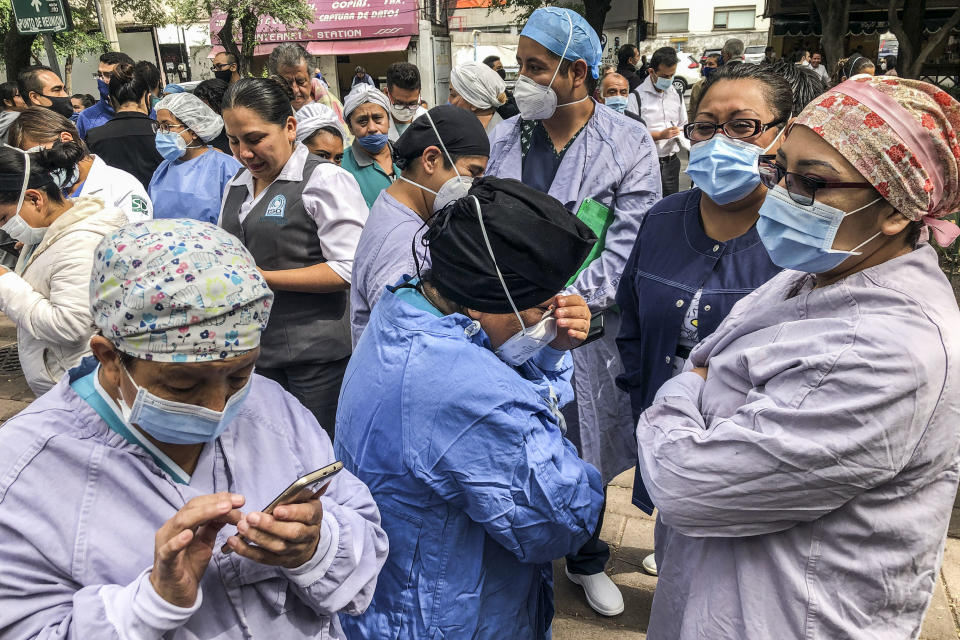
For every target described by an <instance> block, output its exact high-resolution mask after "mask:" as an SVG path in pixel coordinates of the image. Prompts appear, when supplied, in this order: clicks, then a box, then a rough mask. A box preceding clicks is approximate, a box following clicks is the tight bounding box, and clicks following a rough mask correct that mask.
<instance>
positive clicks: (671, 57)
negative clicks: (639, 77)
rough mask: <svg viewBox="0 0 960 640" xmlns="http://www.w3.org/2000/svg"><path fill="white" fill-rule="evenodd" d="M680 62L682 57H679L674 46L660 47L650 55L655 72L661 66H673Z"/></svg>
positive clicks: (651, 66) (651, 65)
mask: <svg viewBox="0 0 960 640" xmlns="http://www.w3.org/2000/svg"><path fill="white" fill-rule="evenodd" d="M678 62H680V58H678V57H677V50H676V49H674V48H673V47H660V48H659V49H657V50H656V51H654V52H653V55H652V56H650V68H651V69H653V70H654V71H655V72H656V71H659V70H660V67H672V66H673V65H675V64H677V63H678Z"/></svg>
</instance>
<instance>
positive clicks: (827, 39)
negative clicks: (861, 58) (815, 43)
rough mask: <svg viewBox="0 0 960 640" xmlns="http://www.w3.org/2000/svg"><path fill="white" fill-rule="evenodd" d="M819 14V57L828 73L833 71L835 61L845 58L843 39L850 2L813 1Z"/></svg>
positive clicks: (848, 16)
mask: <svg viewBox="0 0 960 640" xmlns="http://www.w3.org/2000/svg"><path fill="white" fill-rule="evenodd" d="M813 4H814V6H815V7H816V9H817V13H819V14H820V28H821V30H822V35H821V37H820V49H821V56H822V57H823V63H824V64H825V65H826V67H827V70H828V71H831V72H832V71H833V70H834V69H835V68H836V66H837V61H838V60H840V59H841V58H845V57H846V51H844V48H843V39H844V36H846V35H847V27H848V26H849V21H850V0H813Z"/></svg>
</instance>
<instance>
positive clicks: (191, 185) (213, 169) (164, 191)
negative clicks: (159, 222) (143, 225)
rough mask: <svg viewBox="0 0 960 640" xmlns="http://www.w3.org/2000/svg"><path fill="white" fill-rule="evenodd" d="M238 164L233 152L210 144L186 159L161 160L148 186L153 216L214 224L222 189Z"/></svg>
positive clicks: (217, 217) (217, 214)
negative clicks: (209, 146) (219, 149)
mask: <svg viewBox="0 0 960 640" xmlns="http://www.w3.org/2000/svg"><path fill="white" fill-rule="evenodd" d="M240 167H241V165H240V163H239V162H237V160H236V159H234V157H233V156H228V155H227V154H225V153H220V152H219V151H217V150H216V149H212V148H211V149H210V150H209V151H207V152H206V153H204V154H203V155H200V156H197V157H196V158H194V159H193V160H187V161H186V162H181V161H179V160H176V161H173V162H171V161H170V160H164V161H163V162H161V163H160V166H159V167H157V170H156V171H154V173H153V178H151V179H150V186H149V187H148V189H147V192H148V193H149V194H150V199H151V200H153V217H154V218H192V219H194V220H202V221H204V222H210V223H212V224H217V220H218V219H219V218H220V202H221V200H222V199H223V191H224V189H225V188H226V186H227V182H229V181H230V178H232V177H233V176H235V175H236V174H237V172H238V171H239V170H240Z"/></svg>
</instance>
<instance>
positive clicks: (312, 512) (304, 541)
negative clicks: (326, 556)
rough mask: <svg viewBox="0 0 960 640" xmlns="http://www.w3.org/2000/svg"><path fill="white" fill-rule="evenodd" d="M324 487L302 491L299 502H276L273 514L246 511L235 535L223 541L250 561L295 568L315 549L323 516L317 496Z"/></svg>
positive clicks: (311, 556)
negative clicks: (312, 491) (304, 494)
mask: <svg viewBox="0 0 960 640" xmlns="http://www.w3.org/2000/svg"><path fill="white" fill-rule="evenodd" d="M324 490H326V487H324V488H323V489H322V490H320V491H318V492H317V493H314V494H306V496H305V498H304V499H302V500H301V501H300V502H292V503H289V504H284V505H280V506H279V507H277V508H275V509H274V510H273V515H270V514H268V513H263V512H261V511H254V512H253V513H248V514H247V515H245V516H243V517H242V518H240V522H239V523H237V533H238V534H239V535H235V536H230V537H229V538H227V544H228V545H230V548H231V549H233V550H234V551H235V552H236V553H238V554H240V555H241V556H243V557H245V558H250V559H251V560H253V561H254V562H259V563H261V564H269V565H274V566H279V567H285V568H287V569H296V568H297V567H299V566H300V565H302V564H303V563H305V562H307V561H308V560H310V559H311V558H313V555H314V554H315V553H316V552H317V545H318V544H319V543H320V521H321V520H323V505H322V504H321V503H320V496H321V495H322V494H323V491H324ZM240 536H243V537H240ZM251 543H252V544H251ZM254 545H256V546H254Z"/></svg>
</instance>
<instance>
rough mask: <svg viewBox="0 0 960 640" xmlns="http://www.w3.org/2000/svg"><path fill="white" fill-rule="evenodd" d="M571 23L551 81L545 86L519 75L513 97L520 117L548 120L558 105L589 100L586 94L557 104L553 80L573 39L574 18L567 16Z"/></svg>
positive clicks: (568, 104)
mask: <svg viewBox="0 0 960 640" xmlns="http://www.w3.org/2000/svg"><path fill="white" fill-rule="evenodd" d="M566 18H567V22H569V23H570V35H569V36H567V44H566V45H564V47H563V53H562V54H561V55H560V62H558V63H557V68H556V70H555V71H554V72H553V77H552V78H550V82H549V83H548V84H547V85H546V86H544V85H542V84H540V83H538V82H536V81H534V80H532V79H530V78H528V77H527V76H525V75H523V74H520V75H519V76H518V77H517V84H516V86H515V87H514V88H513V97H514V99H515V100H516V101H517V108H518V109H520V117H521V118H523V119H524V120H547V119H549V118H551V117H553V114H554V113H555V112H556V110H557V108H558V107H569V106H570V105H572V104H578V103H580V102H583V101H585V100H589V99H590V96H584V97H583V98H580V99H579V100H574V101H573V102H567V103H564V104H557V93H556V92H555V91H554V90H553V88H552V87H553V81H554V80H556V79H557V74H558V73H560V65H561V64H563V61H564V59H565V58H564V56H566V55H567V49H568V48H569V47H570V41H571V40H573V20H571V19H570V16H566Z"/></svg>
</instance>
